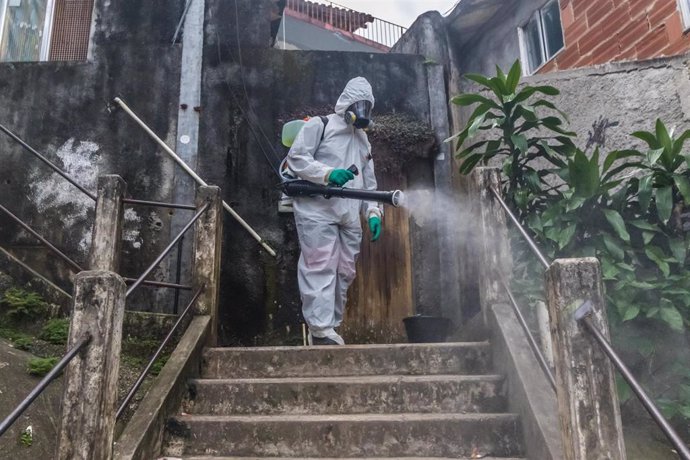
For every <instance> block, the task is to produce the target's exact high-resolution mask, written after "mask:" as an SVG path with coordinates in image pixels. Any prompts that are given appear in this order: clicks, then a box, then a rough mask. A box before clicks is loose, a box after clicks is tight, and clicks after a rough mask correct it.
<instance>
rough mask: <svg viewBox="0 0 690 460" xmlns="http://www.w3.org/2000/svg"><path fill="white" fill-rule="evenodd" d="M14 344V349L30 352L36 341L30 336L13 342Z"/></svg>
mask: <svg viewBox="0 0 690 460" xmlns="http://www.w3.org/2000/svg"><path fill="white" fill-rule="evenodd" d="M12 344H13V345H14V348H16V349H17V350H24V351H28V350H30V349H31V346H32V345H33V344H34V340H33V339H32V338H31V337H29V336H23V337H18V338H17V339H15V340H13V341H12Z"/></svg>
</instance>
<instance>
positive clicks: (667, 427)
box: [489, 187, 690, 460]
mask: <svg viewBox="0 0 690 460" xmlns="http://www.w3.org/2000/svg"><path fill="white" fill-rule="evenodd" d="M489 190H491V193H492V194H493V195H494V197H496V199H497V200H498V202H499V203H500V204H501V206H502V207H503V210H504V211H505V212H506V213H507V214H508V216H510V219H511V220H512V221H513V223H514V224H515V226H516V227H517V228H518V230H519V231H520V234H522V236H523V237H524V238H525V239H526V240H527V243H528V244H529V246H530V248H531V249H532V251H534V253H535V254H536V255H537V257H538V258H539V260H540V261H541V263H542V265H544V267H545V268H546V269H548V268H549V267H550V264H549V263H548V261H547V259H546V258H545V257H544V256H543V255H542V253H541V251H540V250H539V248H538V246H537V244H536V243H535V242H534V240H532V238H531V237H530V236H529V235H528V234H527V231H526V230H525V229H524V227H523V226H522V224H520V222H519V221H518V220H517V218H516V217H515V215H514V214H513V213H512V212H511V211H510V209H509V208H508V205H507V204H506V203H505V201H503V199H502V198H501V196H500V194H499V193H498V191H497V190H496V189H495V188H494V187H489ZM501 282H503V285H504V286H505V288H506V291H507V292H508V295H509V297H510V300H511V302H512V303H513V307H514V309H515V312H516V315H517V316H518V318H520V317H521V316H522V315H521V314H520V313H519V309H518V308H517V304H516V303H515V299H514V298H513V297H512V294H511V293H510V290H509V289H508V286H507V285H506V284H505V282H504V281H503V280H502V279H501ZM591 314H592V303H591V302H590V301H587V302H585V303H584V304H582V305H581V306H580V308H578V309H577V311H576V312H575V320H576V321H577V322H578V323H579V324H583V325H584V327H585V329H586V330H587V331H588V332H589V333H590V334H592V336H593V337H594V339H595V341H596V342H597V344H599V346H600V347H601V349H602V351H603V352H604V353H605V354H606V356H607V357H608V358H609V359H610V360H611V362H612V363H613V365H614V366H615V367H616V369H617V370H618V372H620V374H621V375H622V376H623V379H625V381H626V382H627V383H628V385H630V388H631V389H632V390H633V393H635V396H637V398H638V399H639V400H640V402H641V403H642V405H643V406H644V408H645V409H646V410H647V412H648V413H649V415H650V416H651V417H652V419H653V420H654V422H655V423H656V424H657V425H658V426H659V428H660V429H661V430H662V431H663V432H664V435H665V436H666V437H667V438H668V440H669V441H670V442H671V444H673V446H674V447H675V449H676V452H677V453H678V455H679V456H680V457H681V458H682V459H683V460H690V449H689V448H688V446H687V445H686V444H685V443H684V442H683V440H682V439H681V437H680V436H678V433H676V431H675V430H674V429H673V427H672V426H671V424H670V423H669V422H668V420H666V418H665V417H664V416H663V415H662V413H661V411H660V410H659V408H658V407H656V405H655V404H654V401H652V399H651V398H650V397H649V396H648V395H647V393H646V392H645V391H644V389H643V388H642V386H641V385H640V383H639V382H638V381H637V379H635V377H634V376H633V375H632V372H630V370H629V369H628V367H627V366H626V365H625V363H624V362H623V360H622V359H621V358H620V356H618V354H617V353H616V351H615V350H614V349H613V347H612V346H611V344H610V343H609V342H608V340H606V337H604V334H602V332H601V331H600V330H599V329H598V328H597V327H596V326H595V325H594V323H592V319H591ZM522 321H524V318H523V319H522ZM522 321H521V322H522ZM526 328H527V324H526V323H525V324H524V325H523V329H526ZM526 332H527V329H526ZM527 334H528V337H529V336H531V333H529V332H527ZM530 346H532V344H531V343H530ZM533 350H534V348H533ZM539 355H540V354H539ZM540 364H541V362H540ZM547 367H548V366H547ZM542 369H544V368H543V367H542ZM549 374H550V373H549ZM551 378H553V376H552V377H551ZM552 385H553V387H554V389H555V388H556V383H555V380H554V381H553V383H552Z"/></svg>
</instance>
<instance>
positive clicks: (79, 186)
mask: <svg viewBox="0 0 690 460" xmlns="http://www.w3.org/2000/svg"><path fill="white" fill-rule="evenodd" d="M0 131H2V132H3V133H5V134H7V135H8V136H9V137H10V138H11V139H12V140H13V141H15V142H16V143H18V144H19V145H21V146H22V147H24V149H25V150H27V151H28V152H30V153H31V154H33V155H34V156H35V157H36V158H38V159H39V160H41V161H42V162H43V163H45V164H47V165H48V166H49V167H50V168H51V169H52V170H53V171H55V172H56V173H58V174H59V175H61V176H62V177H63V178H65V179H66V180H67V182H69V183H70V184H72V185H74V186H75V187H77V188H78V189H79V190H80V191H81V192H82V193H83V194H84V195H86V196H88V197H89V198H91V199H92V200H93V201H96V195H94V194H93V193H91V192H89V191H88V190H86V189H85V188H84V187H83V186H82V185H80V184H79V183H78V182H77V181H75V180H74V179H72V178H71V177H70V176H68V175H67V174H66V173H65V172H64V171H63V170H61V169H60V168H58V167H57V166H56V165H55V164H53V163H52V162H51V161H50V160H48V159H47V158H46V157H44V156H43V155H41V154H40V153H38V151H37V150H36V149H34V148H33V147H31V146H30V145H29V144H27V143H26V142H24V141H23V140H22V139H21V138H20V137H19V136H17V135H16V134H14V133H13V132H12V131H10V130H9V129H7V128H6V127H5V126H3V125H2V124H0Z"/></svg>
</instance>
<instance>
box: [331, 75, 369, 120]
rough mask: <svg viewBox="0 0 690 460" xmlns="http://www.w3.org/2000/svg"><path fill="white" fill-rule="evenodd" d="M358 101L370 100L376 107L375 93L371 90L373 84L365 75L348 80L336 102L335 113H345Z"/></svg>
mask: <svg viewBox="0 0 690 460" xmlns="http://www.w3.org/2000/svg"><path fill="white" fill-rule="evenodd" d="M357 101H369V102H371V108H372V109H373V108H374V93H373V92H372V90H371V85H370V84H369V82H368V81H367V79H366V78H364V77H355V78H353V79H352V80H350V81H349V82H347V85H346V86H345V89H344V90H343V94H341V95H340V98H338V102H336V104H335V113H337V114H338V115H344V114H345V111H346V110H347V108H348V107H350V106H351V105H352V104H354V103H355V102H357Z"/></svg>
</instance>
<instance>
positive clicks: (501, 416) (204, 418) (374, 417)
mask: <svg viewBox="0 0 690 460" xmlns="http://www.w3.org/2000/svg"><path fill="white" fill-rule="evenodd" d="M517 417H518V415H517V414H513V413H508V412H506V413H442V414H437V413H431V414H428V413H416V412H415V413H399V414H316V415H314V414H309V415H305V414H297V415H286V414H277V415H197V414H178V415H176V416H175V418H176V419H177V420H179V421H184V422H195V421H198V422H224V423H232V422H250V423H259V422H290V423H295V422H300V423H308V422H337V421H343V422H357V421H362V422H386V421H395V422H425V421H439V420H441V421H442V420H467V421H472V420H509V419H516V418H517Z"/></svg>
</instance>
